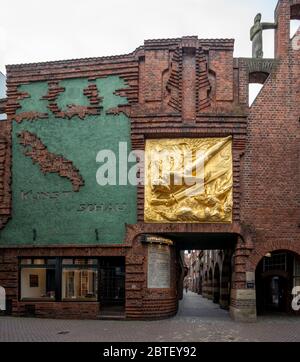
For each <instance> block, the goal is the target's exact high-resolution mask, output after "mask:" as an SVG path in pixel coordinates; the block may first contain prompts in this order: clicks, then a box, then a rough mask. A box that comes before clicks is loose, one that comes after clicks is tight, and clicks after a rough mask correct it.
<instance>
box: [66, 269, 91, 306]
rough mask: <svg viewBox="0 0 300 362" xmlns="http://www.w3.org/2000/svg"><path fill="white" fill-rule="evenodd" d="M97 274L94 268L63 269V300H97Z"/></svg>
mask: <svg viewBox="0 0 300 362" xmlns="http://www.w3.org/2000/svg"><path fill="white" fill-rule="evenodd" d="M97 285H98V272H97V269H96V268H87V269H82V268H77V269H76V268H75V267H74V268H63V275H62V298H63V300H82V301H96V300H97Z"/></svg>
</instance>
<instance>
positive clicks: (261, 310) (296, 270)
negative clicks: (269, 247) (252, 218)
mask: <svg viewBox="0 0 300 362" xmlns="http://www.w3.org/2000/svg"><path fill="white" fill-rule="evenodd" d="M255 279H256V307H257V313H258V315H262V314H266V313H278V312H281V313H294V311H293V309H292V299H293V295H292V290H293V288H294V287H296V286H300V283H299V282H300V257H299V255H297V254H294V253H292V252H289V251H274V252H272V253H267V254H266V256H265V257H264V258H263V259H262V260H261V261H260V262H259V264H258V265H257V268H256V274H255Z"/></svg>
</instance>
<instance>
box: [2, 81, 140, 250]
mask: <svg viewBox="0 0 300 362" xmlns="http://www.w3.org/2000/svg"><path fill="white" fill-rule="evenodd" d="M96 83H97V86H98V89H99V90H100V95H101V97H103V101H102V106H103V107H104V108H103V109H102V111H101V115H98V116H87V117H85V118H84V119H80V118H78V117H72V119H61V118H55V117H54V115H53V114H52V113H51V112H50V111H48V113H49V118H48V119H39V120H34V121H31V122H30V121H23V122H21V123H17V122H13V134H12V140H13V158H12V175H13V182H12V195H13V207H12V219H11V220H10V221H9V222H8V224H7V226H6V227H5V228H4V229H3V231H1V233H0V243H1V244H44V245H45V244H97V243H99V244H107V243H112V244H114V243H122V241H123V239H124V232H125V223H136V187H134V186H99V185H98V184H97V182H96V172H97V169H98V168H99V166H100V164H98V163H97V162H96V155H97V153H98V152H99V151H100V150H102V149H110V150H112V151H114V152H115V154H116V155H118V147H119V142H128V148H129V150H130V148H131V146H130V120H129V119H128V117H126V116H125V115H124V114H120V115H116V116H114V115H107V114H106V112H105V111H106V110H107V109H108V108H110V107H116V106H117V105H119V104H126V103H127V100H126V98H124V97H119V96H116V95H114V94H113V92H115V91H116V90H117V89H120V88H124V82H123V81H122V79H120V78H119V77H115V76H112V77H107V78H104V79H98V80H96ZM45 85H46V86H45ZM87 85H88V82H87V80H85V79H83V80H81V79H74V80H64V81H63V82H61V83H60V86H63V87H65V88H66V91H65V92H64V93H61V95H60V96H59V98H58V101H57V103H58V105H59V107H62V108H65V107H67V105H68V104H76V105H88V104H89V103H88V99H87V98H86V97H85V96H84V95H83V94H82V90H83V89H84V88H86V86H87ZM25 88H26V89H25ZM22 91H24V92H25V91H26V92H28V93H30V94H31V98H30V99H29V98H27V99H24V100H22V101H21V105H22V109H21V110H19V113H20V112H28V111H37V112H45V110H46V108H45V101H39V99H40V97H41V96H44V95H45V94H46V93H47V84H46V83H32V84H30V85H26V86H22ZM64 97H65V98H64ZM23 130H26V131H29V132H32V133H34V134H35V135H36V136H37V137H38V138H39V139H40V140H41V141H42V142H43V144H44V145H46V147H47V149H48V151H49V152H52V153H55V154H57V155H63V156H64V157H65V158H66V159H68V160H70V161H72V162H73V164H74V166H75V167H76V168H77V169H78V170H79V172H80V175H81V176H82V177H83V179H84V183H85V184H84V186H81V187H80V189H79V191H78V192H74V191H73V188H72V184H71V182H70V180H68V179H67V178H64V177H61V176H59V175H58V174H56V173H46V174H43V173H42V172H41V170H40V167H39V165H38V164H33V162H32V159H31V158H30V157H28V156H25V155H24V147H23V146H22V145H20V144H19V141H18V137H17V135H18V134H19V133H20V132H21V131H23ZM83 205H84V206H83ZM86 205H96V206H90V207H89V208H87V209H86ZM83 209H84V211H82V210H83ZM103 209H105V210H103ZM89 210H90V211H89ZM96 229H97V231H95V230H96ZM97 234H98V237H97V236H96V235H97ZM97 239H98V240H97Z"/></svg>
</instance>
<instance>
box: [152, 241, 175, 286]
mask: <svg viewBox="0 0 300 362" xmlns="http://www.w3.org/2000/svg"><path fill="white" fill-rule="evenodd" d="M170 259H171V255H170V247H169V246H166V245H156V244H155V245H149V246H148V288H151V289H165V288H170V283H171V276H170V274H171V269H170V268H171V263H170Z"/></svg>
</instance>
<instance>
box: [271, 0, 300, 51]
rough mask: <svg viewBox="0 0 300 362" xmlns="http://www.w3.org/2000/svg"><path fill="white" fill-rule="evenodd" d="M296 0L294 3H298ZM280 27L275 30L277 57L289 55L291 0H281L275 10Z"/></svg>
mask: <svg viewBox="0 0 300 362" xmlns="http://www.w3.org/2000/svg"><path fill="white" fill-rule="evenodd" d="M297 2H298V1H297V0H294V3H297ZM275 20H276V21H277V23H278V27H277V29H276V30H275V57H276V58H279V57H283V56H287V54H288V51H289V46H290V20H291V1H290V0H279V2H278V4H277V7H276V10H275Z"/></svg>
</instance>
